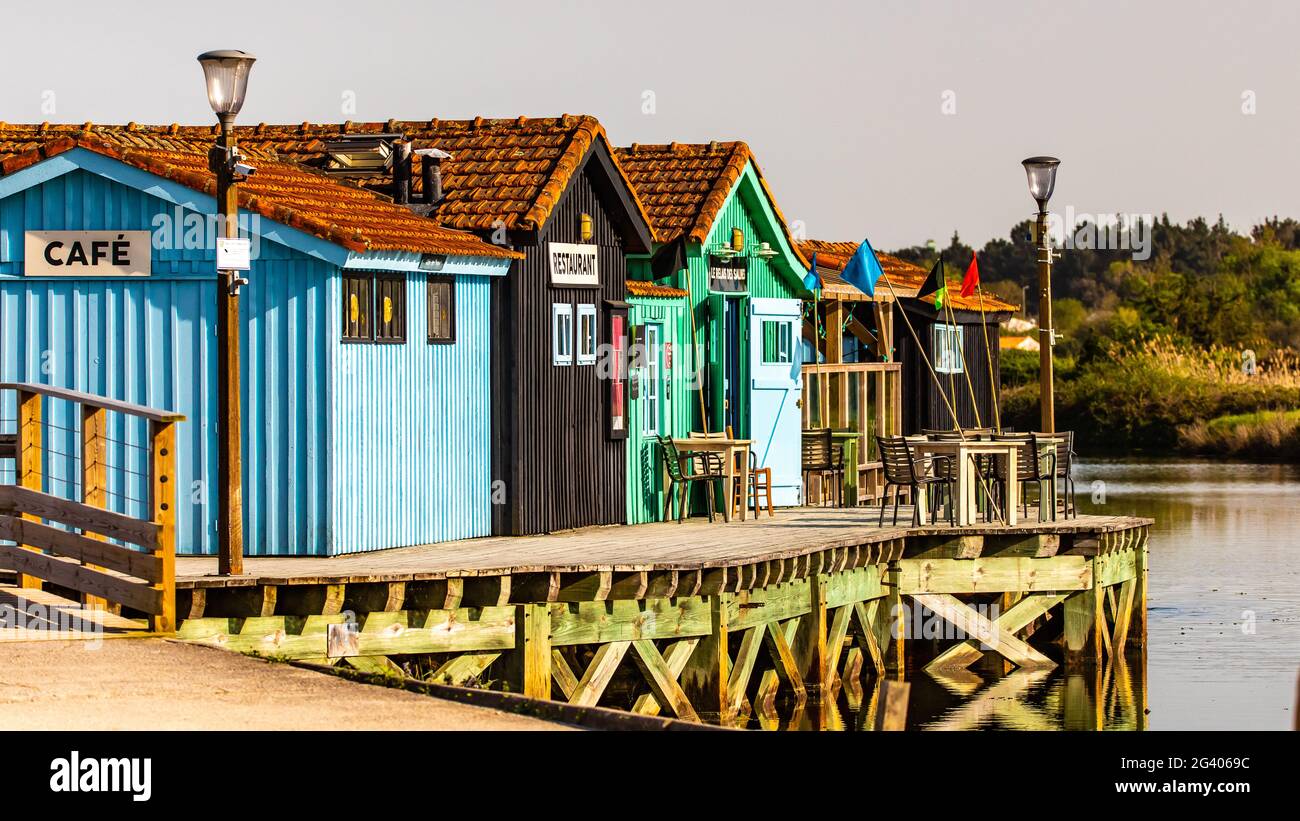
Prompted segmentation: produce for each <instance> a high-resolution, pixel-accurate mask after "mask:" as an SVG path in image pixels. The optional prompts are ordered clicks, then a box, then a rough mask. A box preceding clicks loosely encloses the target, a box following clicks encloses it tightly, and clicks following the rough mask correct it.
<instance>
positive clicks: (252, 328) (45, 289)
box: [0, 171, 334, 555]
mask: <svg viewBox="0 0 1300 821" xmlns="http://www.w3.org/2000/svg"><path fill="white" fill-rule="evenodd" d="M164 214H165V215H168V216H169V217H170V216H174V214H175V211H174V207H173V206H172V205H171V204H169V203H166V202H164V201H162V200H160V199H158V198H155V197H152V196H149V195H147V194H144V193H142V192H140V191H137V190H135V189H132V188H129V187H127V186H123V185H120V184H117V183H113V182H110V181H108V180H105V179H103V178H102V177H99V176H97V175H94V174H90V173H87V172H84V171H74V172H71V173H69V174H66V175H63V176H61V177H57V178H55V179H52V180H50V181H48V182H46V183H43V184H41V185H39V186H34V187H32V188H29V189H26V190H25V191H23V192H21V193H19V194H15V195H13V196H11V197H8V198H6V199H5V200H3V201H0V340H2V344H3V350H0V378H3V379H4V380H12V381H31V382H40V383H44V384H51V385H58V386H61V387H67V388H72V389H74V390H80V391H86V392H88V393H97V394H103V395H106V396H111V397H113V398H116V399H123V400H127V401H130V402H136V403H139V404H143V405H151V406H154V407H159V408H165V409H168V410H175V411H178V412H180V413H183V414H185V415H186V417H187V418H186V421H185V422H183V423H181V424H180V426H179V430H178V443H177V463H178V464H177V473H178V477H177V478H178V480H179V485H178V503H179V504H178V509H177V548H178V551H179V552H180V553H182V554H195V553H209V554H210V553H214V552H215V549H216V547H215V540H214V531H213V522H214V519H215V509H214V507H213V505H214V504H215V501H216V499H215V492H214V488H215V485H214V482H215V474H216V429H215V419H216V373H215V352H214V351H213V350H212V348H211V344H210V343H211V342H212V341H213V337H214V328H215V317H214V315H215V309H216V294H215V279H214V277H213V276H212V275H211V274H210V273H209V272H210V271H212V270H213V268H214V261H213V260H212V259H211V258H210V256H209V252H207V251H205V250H204V249H203V248H192V249H167V248H155V250H154V262H153V276H151V277H149V278H148V279H131V280H122V279H100V278H96V279H94V280H75V279H58V280H35V279H26V278H24V277H22V261H21V259H22V242H23V240H22V237H23V231H24V230H31V229H50V230H100V229H102V230H109V229H112V230H150V229H152V228H153V227H154V222H153V220H154V218H155V217H156V216H158V215H164ZM333 270H334V268H333V267H332V266H329V265H327V264H325V263H322V262H319V261H316V260H313V259H311V258H309V257H306V256H304V255H300V254H297V253H296V252H293V251H291V250H289V249H287V248H285V247H284V246H280V245H276V244H273V243H269V242H263V243H261V244H260V247H259V257H258V259H256V260H255V261H254V263H253V270H252V271H251V272H250V273H249V280H250V283H251V284H250V285H249V286H248V287H247V288H245V290H244V292H243V304H242V309H243V318H244V328H243V334H242V337H243V357H242V363H241V364H242V371H243V379H244V385H245V391H244V396H243V409H244V432H245V446H244V469H245V475H244V487H245V490H244V502H245V525H244V531H245V539H246V548H247V552H248V553H250V554H252V555H265V554H321V553H323V552H324V550H325V539H324V535H325V521H324V516H325V514H326V512H327V510H328V506H327V504H326V499H327V489H328V483H327V480H326V469H327V466H326V464H325V462H324V461H323V460H322V459H321V456H322V455H323V454H324V452H325V435H326V433H327V426H326V425H325V423H324V421H323V420H325V419H326V412H327V406H326V405H325V402H324V399H325V395H326V394H325V391H326V387H327V386H326V384H325V381H324V380H323V379H322V378H320V376H319V375H320V373H321V372H322V369H323V368H324V367H326V360H325V347H324V346H325V337H324V336H323V329H322V328H321V326H320V322H319V317H320V312H321V310H322V309H323V308H324V306H325V304H326V289H327V285H326V282H327V277H328V275H329V273H330V272H331V271H333ZM7 401H8V405H9V407H6V408H4V409H3V412H2V413H0V416H2V417H3V418H4V419H7V420H12V419H13V418H14V408H13V407H12V405H13V401H12V399H9V400H7ZM58 406H63V407H58ZM46 412H47V414H48V419H49V420H50V422H51V423H53V424H54V425H58V426H60V428H67V429H71V430H61V429H60V428H54V429H52V430H51V437H50V441H49V442H48V443H47V451H51V452H52V451H59V452H61V453H63V454H76V453H77V451H78V448H77V447H76V442H77V441H78V439H77V434H76V433H75V432H74V431H75V429H76V428H77V427H78V423H77V420H75V419H74V418H72V416H73V410H72V409H71V408H70V407H68V406H67V404H66V403H61V402H47V404H46ZM115 416H116V415H110V417H109V418H110V425H111V427H110V433H109V435H110V437H112V438H114V439H119V440H121V443H120V444H115V445H114V446H113V447H112V448H111V449H110V451H109V453H108V462H109V465H110V466H111V469H110V471H109V474H110V476H109V491H110V497H109V503H110V505H112V506H114V508H115V509H118V510H121V511H123V512H127V513H131V514H132V515H140V514H141V513H142V512H143V509H144V508H143V501H144V500H145V499H147V498H148V497H147V495H146V488H145V485H144V479H143V477H142V476H141V475H139V474H142V473H143V472H144V470H143V468H144V466H145V465H144V451H142V450H140V447H141V446H143V445H144V444H145V439H144V436H145V434H144V427H143V425H142V424H141V423H138V422H136V423H132V424H129V423H127V422H126V421H125V420H123V419H121V418H114V417H115ZM7 424H8V425H10V426H12V424H13V422H12V421H9V422H8V423H7ZM10 429H12V428H10ZM54 434H57V435H54ZM47 459H51V460H52V461H51V462H50V463H49V464H48V466H47V469H46V470H47V475H49V476H51V477H52V480H51V484H49V485H48V486H47V489H48V490H49V491H50V492H53V493H57V494H60V495H66V496H73V495H75V494H76V493H78V492H79V488H77V487H75V486H74V485H73V484H72V482H73V480H74V479H76V477H77V476H78V475H79V470H80V467H79V463H78V462H77V461H76V460H75V459H74V458H73V457H72V456H60V455H58V454H53V455H52V456H51V455H47ZM6 478H7V477H6ZM133 500H134V501H133Z"/></svg>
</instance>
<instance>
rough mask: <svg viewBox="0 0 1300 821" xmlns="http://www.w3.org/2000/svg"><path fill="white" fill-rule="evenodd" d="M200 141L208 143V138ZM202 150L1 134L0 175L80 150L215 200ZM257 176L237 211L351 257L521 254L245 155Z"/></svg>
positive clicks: (242, 191)
mask: <svg viewBox="0 0 1300 821" xmlns="http://www.w3.org/2000/svg"><path fill="white" fill-rule="evenodd" d="M207 139H208V140H209V141H210V140H211V135H210V134H209V135H208V137H207ZM208 145H209V143H201V142H200V141H198V140H196V139H193V138H189V139H171V138H168V137H154V138H142V137H136V136H133V135H129V134H128V136H125V137H123V136H122V134H121V132H116V133H115V132H109V133H108V134H107V135H105V134H101V133H100V132H99V131H98V130H96V131H91V132H87V131H85V130H84V129H83V130H79V131H78V133H77V134H76V135H75V136H73V135H71V134H66V133H64V134H60V133H58V132H57V131H54V132H44V133H40V134H24V133H19V134H15V133H13V132H12V131H11V129H10V128H6V127H3V126H0V172H2V173H4V174H12V173H13V172H15V171H18V170H20V169H22V168H26V167H28V166H30V165H34V164H36V163H38V162H41V161H42V160H44V159H47V158H48V157H53V156H56V155H58V154H62V153H64V152H66V151H70V150H72V149H73V148H77V147H81V148H85V149H88V150H90V151H94V152H96V153H98V154H102V155H105V156H108V157H112V158H114V159H117V160H120V161H122V162H125V163H127V164H128V165H132V166H135V167H136V168H140V169H142V170H144V171H148V172H150V173H152V174H156V175H158V176H160V177H164V178H166V179H169V180H172V181H174V182H177V183H180V184H182V185H185V186H187V187H189V188H192V189H194V190H196V191H201V192H203V193H206V194H210V195H215V193H216V178H215V177H214V175H213V174H212V173H211V172H210V171H209V170H208V161H207V147H208ZM249 156H250V158H251V159H252V160H253V163H254V164H255V165H256V166H257V173H256V174H255V175H253V176H252V177H250V178H249V179H248V180H247V181H246V182H244V183H241V184H240V186H239V205H240V207H241V208H243V209H246V210H248V211H250V212H253V213H257V214H260V215H261V216H263V217H265V218H267V219H271V220H274V221H276V222H279V223H282V224H284V225H288V226H290V227H293V228H297V229H299V230H301V231H304V232H306V233H309V234H312V235H314V236H317V237H320V238H321V239H325V240H328V241H329V242H332V243H335V244H337V245H340V246H342V247H344V248H347V249H349V250H351V251H356V252H365V251H409V252H417V253H434V254H450V255H456V256H478V257H494V258H508V259H518V258H522V256H523V255H522V254H519V253H517V252H515V251H511V250H509V249H507V248H504V247H501V246H498V245H492V244H490V243H487V242H484V241H482V240H481V239H479V238H478V237H476V236H474V235H472V234H468V233H464V232H460V231H453V230H449V229H447V228H443V227H440V226H439V225H437V224H436V223H435V222H433V221H432V220H429V219H427V218H424V217H420V216H418V215H416V214H414V213H412V212H411V211H410V210H409V209H406V208H404V207H402V206H399V205H395V204H394V203H392V202H391V201H389V200H386V199H385V198H383V197H381V196H379V195H377V194H375V193H374V192H372V191H368V190H366V189H364V188H361V187H359V186H356V185H353V184H349V183H347V182H346V181H344V180H340V179H337V178H331V177H326V176H325V175H323V174H320V173H317V172H314V171H311V170H309V169H305V168H302V167H300V166H297V165H295V164H292V163H287V162H281V161H276V160H272V159H270V158H269V157H267V156H265V155H259V154H258V153H257V152H249Z"/></svg>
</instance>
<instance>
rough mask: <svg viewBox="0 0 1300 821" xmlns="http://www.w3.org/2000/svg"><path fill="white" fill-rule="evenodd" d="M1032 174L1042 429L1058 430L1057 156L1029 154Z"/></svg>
mask: <svg viewBox="0 0 1300 821" xmlns="http://www.w3.org/2000/svg"><path fill="white" fill-rule="evenodd" d="M1022 164H1023V165H1024V166H1025V174H1026V176H1028V178H1029V193H1030V194H1031V195H1032V196H1033V198H1034V200H1035V201H1036V202H1037V203H1038V222H1037V239H1038V348H1039V350H1038V363H1039V364H1038V383H1039V402H1040V405H1041V408H1042V429H1043V431H1044V432H1045V433H1054V432H1055V431H1056V390H1055V387H1054V385H1053V382H1052V345H1054V344H1055V342H1056V331H1055V330H1054V329H1053V327H1052V241H1051V237H1050V236H1048V233H1047V201H1048V200H1050V199H1051V198H1052V190H1053V189H1054V188H1055V187H1056V168H1057V166H1059V165H1060V164H1061V161H1060V160H1058V159H1056V158H1055V157H1030V158H1029V159H1027V160H1025V161H1024V162H1023V163H1022Z"/></svg>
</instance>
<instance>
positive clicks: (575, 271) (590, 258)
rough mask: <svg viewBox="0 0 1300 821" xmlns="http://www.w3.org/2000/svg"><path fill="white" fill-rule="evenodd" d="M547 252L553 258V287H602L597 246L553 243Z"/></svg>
mask: <svg viewBox="0 0 1300 821" xmlns="http://www.w3.org/2000/svg"><path fill="white" fill-rule="evenodd" d="M546 251H547V253H548V254H549V255H550V258H551V284H552V285H578V286H592V287H596V286H599V285H600V272H599V270H598V269H597V267H596V246H595V245H578V244H575V243H572V242H552V243H549V244H548V245H547V248H546Z"/></svg>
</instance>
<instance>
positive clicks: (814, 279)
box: [803, 251, 822, 291]
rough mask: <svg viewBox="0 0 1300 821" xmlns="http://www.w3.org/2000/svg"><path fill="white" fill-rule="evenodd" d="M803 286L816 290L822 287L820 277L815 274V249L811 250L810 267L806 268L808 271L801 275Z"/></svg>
mask: <svg viewBox="0 0 1300 821" xmlns="http://www.w3.org/2000/svg"><path fill="white" fill-rule="evenodd" d="M803 287H805V288H807V289H808V290H809V291H816V290H817V289H819V288H821V287H822V278H821V277H819V276H818V275H817V252H816V251H813V255H812V267H811V268H809V269H808V273H806V274H804V275H803Z"/></svg>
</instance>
